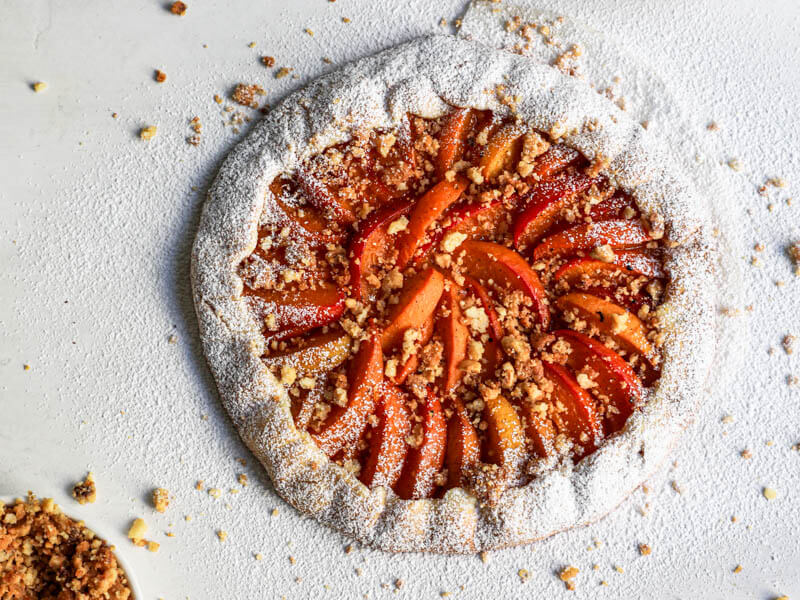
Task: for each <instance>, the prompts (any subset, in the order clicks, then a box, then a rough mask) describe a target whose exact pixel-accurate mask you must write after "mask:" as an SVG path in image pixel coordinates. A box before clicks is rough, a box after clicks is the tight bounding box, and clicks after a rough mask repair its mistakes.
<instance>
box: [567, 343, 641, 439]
mask: <svg viewBox="0 0 800 600" xmlns="http://www.w3.org/2000/svg"><path fill="white" fill-rule="evenodd" d="M553 334H554V335H555V336H556V339H557V340H563V341H565V342H566V343H567V344H569V346H570V349H571V352H570V353H569V356H568V358H567V363H566V364H567V366H568V367H569V368H570V369H572V370H573V371H574V372H576V373H579V372H581V371H582V370H583V369H585V368H586V367H588V368H589V369H591V370H592V371H593V372H594V373H596V377H595V379H594V384H595V385H596V386H597V391H598V392H599V393H600V394H602V395H604V396H606V397H607V398H608V404H609V406H608V407H607V408H606V412H605V415H604V417H603V433H604V435H606V436H609V435H611V434H612V433H615V432H617V431H619V430H620V429H622V427H623V426H624V425H625V422H626V421H627V420H628V417H629V416H630V415H631V413H632V412H633V409H634V408H636V407H637V406H639V404H641V402H642V398H643V395H644V390H643V389H642V382H641V381H640V380H639V377H638V376H637V375H636V373H635V372H634V371H633V369H632V368H631V366H630V365H629V364H628V363H626V362H625V360H623V358H622V357H621V356H620V355H619V354H617V353H616V352H614V351H613V350H611V349H610V348H607V347H606V346H604V345H603V344H601V343H600V342H598V341H597V340H593V339H592V338H590V337H588V336H586V335H584V334H582V333H579V332H577V331H572V330H571V329H560V330H557V331H554V332H553Z"/></svg>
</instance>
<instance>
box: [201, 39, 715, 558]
mask: <svg viewBox="0 0 800 600" xmlns="http://www.w3.org/2000/svg"><path fill="white" fill-rule="evenodd" d="M497 85H504V86H505V88H506V93H507V94H510V95H513V96H519V97H520V102H519V103H518V104H517V105H516V108H517V111H518V114H519V116H520V117H521V118H522V120H524V121H526V122H527V123H529V124H530V125H532V126H534V127H536V128H537V129H540V130H542V131H553V130H559V131H563V132H565V135H564V136H563V138H562V139H561V140H560V141H562V142H564V143H566V144H567V145H569V146H572V147H574V148H576V149H578V150H580V151H581V152H582V153H583V154H584V155H586V157H587V158H589V159H594V158H601V157H602V158H604V159H607V160H608V164H609V167H608V169H607V171H604V173H605V174H606V175H608V176H609V177H610V178H611V179H612V180H613V182H614V183H615V184H616V185H619V186H620V187H622V188H624V189H626V190H627V191H629V192H630V193H632V195H633V196H634V197H635V198H636V200H637V202H638V203H639V205H640V208H641V209H642V212H643V213H644V214H646V215H650V216H651V218H652V219H663V221H664V223H665V224H666V231H667V237H668V238H669V239H670V241H672V242H675V243H676V244H678V245H677V246H676V247H675V248H673V249H672V250H671V251H670V252H669V255H668V258H667V262H666V267H667V269H668V270H669V272H670V274H671V277H672V285H671V286H670V289H669V293H668V296H667V299H666V302H665V304H664V305H662V307H661V308H660V309H659V311H660V314H661V318H662V322H663V323H664V326H663V331H664V333H665V335H666V341H665V344H664V347H663V352H664V358H665V361H664V370H663V373H662V376H661V379H660V380H659V382H658V385H657V387H656V388H655V390H654V392H653V393H652V394H651V395H650V397H649V398H648V400H647V402H646V404H645V406H644V407H643V409H642V410H641V411H638V412H636V413H634V415H633V416H632V417H631V418H630V420H629V422H628V424H627V425H626V427H625V429H624V430H623V432H622V433H621V434H620V435H618V436H617V437H614V438H612V439H610V440H608V441H607V442H606V443H605V444H604V445H603V446H602V448H601V449H600V450H598V451H597V452H596V453H594V454H593V455H591V456H590V457H588V458H587V459H585V460H583V461H581V462H580V463H579V464H578V465H572V464H570V463H569V462H566V461H565V462H564V463H561V464H559V465H557V467H556V468H554V469H552V470H549V471H546V472H544V473H543V474H542V475H541V476H540V477H538V478H536V479H535V480H534V481H532V482H531V483H529V484H528V485H526V486H524V487H521V488H512V489H510V490H508V491H507V492H506V493H505V494H504V495H503V497H502V498H501V500H500V501H499V503H498V504H497V505H496V506H491V507H488V506H478V505H477V503H476V501H475V499H474V498H472V497H471V496H470V495H468V494H466V493H465V492H463V491H462V490H460V489H455V490H450V491H449V492H448V493H447V494H446V495H445V497H444V498H443V499H440V500H439V499H437V500H417V501H405V500H401V499H399V498H397V497H396V496H395V495H394V494H393V493H392V492H387V491H386V490H385V489H382V488H379V489H374V490H369V489H367V488H366V487H365V486H363V485H362V484H361V483H360V482H359V481H358V480H357V479H356V478H355V477H354V476H353V475H352V474H349V473H347V472H346V471H345V470H344V469H342V468H341V467H339V466H337V465H336V464H334V463H332V462H329V461H328V459H327V458H326V457H325V456H324V454H323V453H322V452H321V451H320V450H319V449H318V448H317V447H316V445H315V444H314V443H313V442H312V441H311V440H310V438H309V437H308V435H307V434H306V433H304V432H298V431H297V430H296V429H295V427H294V424H293V422H292V418H291V414H290V411H289V399H288V396H287V394H286V392H285V390H284V389H283V388H282V387H281V386H280V385H279V383H278V382H277V381H276V380H275V378H274V377H273V376H272V375H271V374H270V373H269V372H268V370H267V369H266V368H265V366H264V365H263V363H262V361H261V360H260V358H259V357H260V356H261V354H262V346H263V338H262V336H261V334H260V326H259V324H258V323H256V322H255V321H254V320H253V318H252V317H251V316H250V313H249V312H248V311H247V310H246V308H245V306H244V301H243V300H242V299H241V292H242V282H241V280H240V278H239V276H238V275H237V266H238V264H239V263H240V262H241V260H242V259H243V258H244V257H245V256H247V255H249V254H250V252H252V250H253V248H254V247H255V244H256V239H257V228H258V222H259V219H261V218H262V213H263V212H264V210H265V203H267V204H268V200H269V198H268V197H269V192H268V189H267V188H268V185H269V183H270V182H271V181H272V179H273V178H274V177H275V176H277V175H278V174H279V173H281V172H285V171H291V170H293V169H294V168H296V166H297V164H298V163H299V162H300V161H302V160H304V159H305V158H307V157H309V156H311V155H313V154H316V153H318V152H320V151H321V150H322V149H324V148H325V147H327V146H329V145H331V144H334V143H338V142H341V141H344V140H346V139H349V137H350V134H351V132H352V130H353V129H354V127H369V128H391V127H396V126H398V125H399V123H400V120H401V118H402V116H403V115H404V114H405V113H406V112H413V113H416V114H418V115H420V116H423V117H429V118H434V117H438V116H440V115H441V114H443V113H444V112H446V111H447V110H449V106H448V104H451V105H457V106H473V107H476V108H481V109H483V108H488V109H491V110H493V111H495V112H498V113H500V114H504V115H509V109H508V107H507V106H505V105H503V104H502V103H501V102H499V101H498V98H497V97H496V95H495V94H492V93H487V92H488V91H489V90H494V89H495V87H496V86H497ZM443 100H444V101H443ZM445 101H446V102H445ZM589 122H591V123H592V124H593V125H592V127H586V124H587V123H589ZM709 220H710V217H709V214H708V210H707V205H706V203H705V202H703V201H702V200H701V199H700V198H698V197H697V195H696V193H695V192H694V190H693V189H692V186H691V184H690V183H689V182H688V180H687V179H686V178H685V177H684V176H683V175H682V174H681V173H680V172H679V171H678V170H677V169H676V167H675V166H674V164H673V162H672V160H671V158H670V156H669V154H668V152H666V151H665V150H664V149H663V148H661V147H660V146H659V145H658V142H657V141H656V140H655V139H653V138H652V136H651V135H650V134H649V133H647V132H646V131H645V130H644V129H643V128H642V127H641V126H640V125H639V124H638V123H634V122H632V121H631V120H630V119H629V118H628V117H627V116H626V115H625V113H624V112H623V111H621V110H620V109H619V108H618V107H617V106H615V105H614V104H613V103H611V102H610V101H609V100H607V99H605V98H603V97H601V96H600V95H598V94H597V93H596V92H595V91H594V90H592V89H591V88H590V87H589V86H588V85H586V84H585V83H583V82H581V81H578V80H575V79H574V78H570V77H567V76H565V75H563V74H561V73H559V72H558V71H556V70H555V69H553V68H550V67H547V66H543V65H539V64H535V63H532V62H531V61H530V60H528V59H525V58H523V57H518V56H514V55H511V54H508V53H506V52H502V51H496V50H492V49H489V48H486V47H483V46H481V45H479V44H476V43H473V42H469V41H461V40H456V39H453V38H450V37H444V36H435V37H428V38H423V39H419V40H415V41H413V42H410V43H408V44H405V45H403V46H399V47H396V48H393V49H390V50H387V51H385V52H382V53H380V54H378V55H376V56H373V57H370V58H367V59H363V60H360V61H358V62H356V63H353V64H351V65H349V66H347V67H345V68H343V69H342V70H340V71H338V72H336V73H333V74H331V75H329V76H326V77H323V78H321V79H319V80H317V81H316V82H314V83H312V84H311V85H310V86H309V87H307V88H306V89H304V90H301V91H300V92H298V93H296V94H294V95H292V96H290V97H289V98H287V99H286V100H285V101H284V102H283V103H282V104H281V105H280V106H279V107H278V108H276V109H275V110H274V111H273V112H272V113H271V114H270V115H269V116H267V117H266V118H265V119H264V120H263V121H262V122H261V123H259V124H258V125H257V126H256V127H255V129H254V130H253V132H252V133H251V134H250V135H249V136H248V137H247V138H246V139H245V140H244V141H243V142H242V143H241V144H239V145H238V146H237V147H236V148H235V149H234V150H233V151H232V152H231V154H230V155H229V157H228V159H227V160H226V161H225V163H224V165H223V166H222V168H221V169H220V172H219V174H218V176H217V179H216V181H215V182H214V184H213V186H212V188H211V190H210V191H209V198H208V200H207V202H206V205H205V207H204V211H203V217H202V221H201V224H200V229H199V231H198V234H197V238H196V240H195V245H194V249H193V256H192V279H193V288H194V296H195V306H196V309H197V314H198V319H199V321H200V327H201V334H202V337H203V343H204V349H205V352H206V356H207V358H208V362H209V364H210V365H211V369H212V371H213V373H214V376H215V378H216V381H217V385H218V387H219V391H220V396H221V398H222V400H223V403H224V404H225V407H226V409H227V410H228V412H229V414H230V415H231V418H232V419H233V421H234V424H235V425H236V427H237V429H238V430H239V432H240V434H241V436H242V438H243V439H244V441H245V442H246V443H247V445H248V446H249V447H250V449H251V450H252V451H253V453H254V454H255V455H256V456H257V457H258V459H259V460H260V461H261V462H262V464H263V465H264V466H265V467H266V469H267V471H268V472H269V474H270V476H271V477H272V479H273V482H274V484H275V488H276V490H277V491H278V492H279V493H280V494H281V495H282V496H283V497H284V498H286V499H287V500H288V501H289V502H290V503H291V504H293V505H294V506H296V507H297V508H298V509H300V510H303V511H304V512H307V513H309V514H311V515H313V516H314V517H316V518H317V519H318V520H320V521H321V522H323V523H326V524H328V525H331V526H333V527H335V528H337V529H339V530H341V531H342V532H343V533H345V534H347V535H350V536H352V537H355V538H357V539H359V540H360V541H362V542H364V543H367V544H371V545H373V546H376V547H379V548H383V549H387V550H393V551H414V550H420V551H433V552H475V551H479V550H487V549H492V548H499V547H504V546H510V545H514V544H519V543H524V542H527V541H531V540H535V539H539V538H542V537H546V536H548V535H550V534H552V533H555V532H557V531H560V530H563V529H566V528H569V527H573V526H576V525H581V524H585V523H589V522H591V521H594V520H596V519H598V518H600V517H601V516H603V515H604V514H606V513H607V512H608V511H609V510H611V509H612V508H613V507H615V506H616V505H618V504H619V503H620V502H621V501H622V500H623V499H624V498H625V497H626V496H627V495H628V494H629V493H630V492H631V491H632V490H633V489H634V488H636V487H637V486H638V485H639V484H640V483H641V482H642V481H643V480H644V479H645V478H646V477H647V476H648V475H649V474H650V473H651V472H652V471H653V470H654V469H655V468H656V467H657V466H658V465H659V464H661V462H663V460H664V459H665V457H666V456H667V454H668V453H669V451H670V449H671V447H672V446H673V445H674V444H675V443H676V440H677V437H678V435H679V433H680V431H681V430H682V429H683V428H684V427H685V426H686V424H687V423H688V422H689V420H690V419H691V416H692V414H693V410H694V407H695V403H696V400H697V398H698V397H699V395H700V393H701V389H702V386H703V383H704V380H705V375H706V368H707V365H708V364H709V361H710V358H711V354H712V350H713V340H714V335H713V286H712V284H711V282H712V280H713V279H712V276H711V273H710V264H711V257H710V248H711V245H710V243H709V233H708V231H707V229H708V227H707V225H708V223H709Z"/></svg>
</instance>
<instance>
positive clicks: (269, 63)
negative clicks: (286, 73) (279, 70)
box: [261, 56, 275, 68]
mask: <svg viewBox="0 0 800 600" xmlns="http://www.w3.org/2000/svg"><path fill="white" fill-rule="evenodd" d="M261 62H262V63H264V66H265V67H267V68H272V67H274V66H275V57H274V56H262V57H261Z"/></svg>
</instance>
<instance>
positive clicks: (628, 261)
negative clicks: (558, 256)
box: [553, 250, 664, 285]
mask: <svg viewBox="0 0 800 600" xmlns="http://www.w3.org/2000/svg"><path fill="white" fill-rule="evenodd" d="M619 275H641V276H644V277H663V276H664V273H663V271H662V269H661V261H659V260H658V259H657V258H656V257H654V256H650V255H647V254H644V253H643V252H641V251H636V250H628V251H620V252H617V253H615V257H614V262H610V263H607V262H603V261H601V260H594V259H592V258H573V259H572V260H569V261H567V262H566V263H564V264H563V265H562V266H561V267H560V268H559V269H558V270H557V271H556V272H555V275H554V276H553V277H554V279H555V280H556V281H566V282H567V283H569V284H570V285H576V284H578V283H580V282H581V281H583V280H601V281H602V280H608V279H611V278H614V277H617V276H619Z"/></svg>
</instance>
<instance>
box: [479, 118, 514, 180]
mask: <svg viewBox="0 0 800 600" xmlns="http://www.w3.org/2000/svg"><path fill="white" fill-rule="evenodd" d="M524 134H525V128H524V127H520V126H519V125H517V124H516V123H508V124H506V125H503V126H502V127H501V128H500V129H498V130H497V132H496V133H495V134H494V135H493V136H492V137H491V138H490V139H489V142H488V144H487V145H486V148H485V149H484V152H483V156H481V161H480V163H479V168H480V170H481V174H482V175H483V177H484V179H494V178H495V177H496V176H497V175H499V174H500V173H501V172H502V171H503V168H504V167H505V166H507V165H509V164H510V163H511V162H512V159H513V157H514V155H515V154H518V153H519V149H520V146H521V142H522V136H523V135H524Z"/></svg>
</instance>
